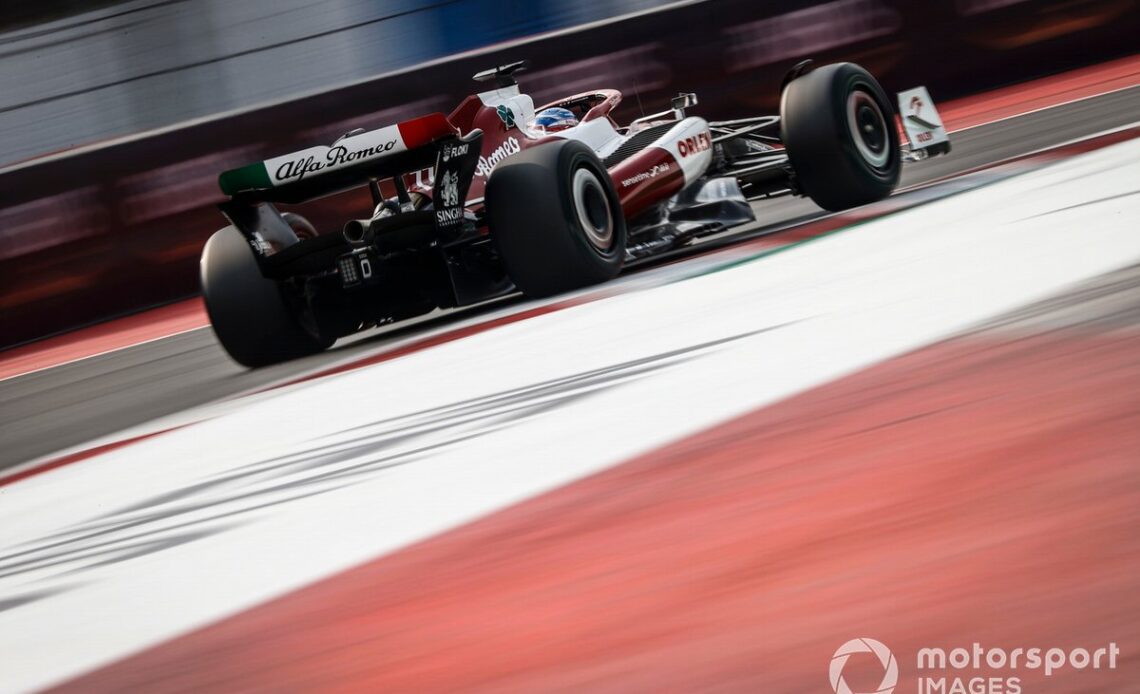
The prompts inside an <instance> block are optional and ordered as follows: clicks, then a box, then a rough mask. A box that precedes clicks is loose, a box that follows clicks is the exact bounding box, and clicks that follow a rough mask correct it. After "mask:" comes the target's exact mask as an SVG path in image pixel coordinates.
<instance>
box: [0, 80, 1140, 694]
mask: <svg viewBox="0 0 1140 694" xmlns="http://www.w3.org/2000/svg"><path fill="white" fill-rule="evenodd" d="M1086 82H1087V80H1086ZM1132 84H1135V80H1133V81H1132ZM1111 87H1112V88H1111V89H1102V90H1101V91H1102V92H1106V93H1098V94H1099V95H1094V94H1083V93H1082V94H1079V95H1075V96H1073V99H1072V100H1068V101H1067V102H1066V103H1061V104H1059V105H1056V104H1054V105H1053V106H1051V107H1047V108H1046V107H1041V109H1040V110H1037V109H1036V108H1034V109H1030V110H1031V111H1032V112H1031V113H1027V114H1024V115H1014V114H1009V113H1006V112H1004V111H1000V109H999V104H998V101H999V100H997V99H996V98H995V99H994V100H993V101H992V102H990V103H992V104H994V106H993V111H992V113H991V119H990V120H989V121H987V122H984V123H979V124H973V123H971V124H970V125H969V126H968V127H964V128H962V129H959V131H958V133H957V134H956V136H955V139H954V147H955V150H954V152H953V153H952V154H951V155H950V156H949V157H947V158H945V159H936V160H932V161H929V162H921V163H918V164H915V165H914V166H912V167H911V168H910V169H909V170H908V172H907V174H906V178H905V179H904V185H905V189H904V190H903V192H901V193H900V194H899V195H897V196H895V197H894V198H891V199H890V200H887V201H884V202H883V203H880V204H878V205H874V206H870V207H869V208H865V209H862V210H857V211H854V212H853V213H851V214H849V215H840V216H824V215H822V214H820V213H818V211H816V210H814V209H813V208H812V207H811V205H810V204H809V203H807V202H805V201H801V200H792V199H780V200H773V201H770V202H761V203H759V204H758V205H757V208H756V209H757V215H758V219H760V220H761V221H760V222H759V223H758V224H757V225H756V226H755V227H754V228H751V229H747V230H745V231H744V232H743V233H735V234H728V235H725V236H724V237H721V238H716V239H712V240H711V241H710V242H708V243H707V244H701V245H699V246H697V247H694V248H693V249H691V250H688V251H686V252H684V253H678V254H676V255H675V256H674V257H672V258H670V259H667V260H666V261H663V262H659V263H655V264H653V265H652V266H647V267H644V268H640V269H637V270H636V271H634V272H632V273H630V274H628V275H626V276H624V277H623V278H622V279H621V280H619V281H618V282H615V283H613V284H612V285H606V286H603V287H599V288H597V289H594V290H590V291H586V292H581V293H577V294H572V295H568V296H564V297H559V298H557V299H555V300H553V301H551V302H524V301H521V300H510V301H506V302H500V303H497V304H494V305H490V306H486V307H481V308H479V309H477V310H474V311H468V312H465V313H461V314H460V315H448V316H437V317H431V318H429V319H428V320H427V321H423V322H421V323H419V324H417V325H413V326H408V327H397V328H395V329H389V330H387V331H379V332H377V333H374V334H372V335H365V336H362V337H361V338H359V339H357V340H355V341H353V343H352V344H349V345H346V346H342V347H338V348H336V349H334V350H333V351H331V352H330V353H328V354H325V355H320V356H318V357H314V358H312V359H308V360H303V361H302V362H300V363H297V364H292V365H283V366H280V367H275V368H273V369H267V370H264V371H259V372H252V373H247V372H242V371H241V370H240V369H239V368H238V367H236V366H234V365H232V364H231V363H229V362H228V361H226V359H225V357H224V356H223V355H222V353H221V351H220V349H219V348H217V346H216V345H214V344H213V337H212V335H211V334H210V332H209V329H208V328H205V329H203V328H201V327H199V324H196V323H195V322H194V316H195V313H194V311H195V309H194V308H193V305H192V304H191V305H190V306H191V308H189V309H185V310H183V309H180V308H177V307H172V308H167V309H159V311H160V313H158V314H155V318H156V319H157V322H161V321H168V323H167V324H164V325H167V326H168V328H169V330H168V331H167V332H166V334H154V333H152V332H148V331H147V330H146V329H145V325H146V323H145V321H144V320H140V319H126V322H124V323H120V324H119V325H118V327H117V328H116V327H114V326H113V324H108V326H110V327H103V328H94V329H91V330H102V331H103V332H102V333H99V335H101V336H102V337H107V336H110V337H109V338H107V339H108V340H109V341H103V342H100V341H98V340H96V341H95V342H93V343H91V344H89V345H88V348H87V349H86V351H84V350H79V351H74V347H73V348H72V349H73V351H72V352H66V351H59V352H55V353H54V354H55V356H54V357H51V358H47V359H46V360H44V359H41V360H40V361H36V359H35V358H34V355H35V354H39V355H41V357H42V355H43V354H44V353H45V352H44V351H43V350H42V349H41V351H40V352H38V353H37V352H35V350H31V349H29V348H24V349H25V351H24V352H22V353H20V354H16V355H14V356H10V359H12V360H14V359H24V361H22V362H20V364H21V365H20V366H17V367H12V368H13V371H12V372H5V375H6V376H7V378H5V379H4V380H3V381H0V389H3V400H4V402H5V404H4V407H5V415H6V416H5V417H4V423H3V426H4V427H5V429H4V432H3V433H4V437H3V440H4V442H5V445H6V448H7V449H8V450H7V451H6V452H5V456H6V457H5V458H4V459H3V464H4V466H5V467H7V471H6V472H0V653H2V654H3V656H2V659H3V660H2V667H0V690H2V691H23V690H34V689H40V688H45V687H51V686H56V685H63V686H64V687H65V688H67V687H71V688H74V689H75V690H77V691H80V690H81V691H122V690H125V689H143V690H147V691H190V690H195V691H199V690H202V689H210V690H225V691H233V690H238V689H311V688H342V689H348V688H369V689H392V690H407V689H420V690H428V689H430V690H441V691H442V690H454V689H458V688H463V689H486V690H516V691H517V690H531V689H559V690H570V689H576V690H581V689H583V688H589V689H591V690H615V691H617V690H622V691H628V690H630V689H637V690H646V689H655V690H660V689H666V688H671V689H679V690H694V689H705V688H709V687H711V686H713V685H715V684H716V683H717V682H724V681H732V682H734V683H738V684H740V685H741V688H742V689H743V688H751V689H753V690H758V691H789V692H791V691H806V690H813V691H814V690H821V689H825V688H826V687H827V668H828V662H829V659H830V658H831V655H832V653H833V652H834V651H835V649H836V648H837V647H838V646H839V645H840V644H843V643H844V642H846V641H848V640H849V639H852V638H858V637H865V636H869V637H873V638H876V639H879V640H881V641H883V642H884V643H888V644H889V645H891V647H892V648H893V649H894V651H895V653H896V655H897V656H898V657H899V659H900V663H901V670H902V680H900V681H901V682H903V684H902V685H900V686H904V689H903V690H904V691H913V690H914V686H913V680H914V678H915V676H916V673H915V672H914V668H913V653H914V652H915V651H917V649H918V648H920V647H922V646H927V645H948V646H953V645H960V644H961V643H967V644H968V643H969V642H971V641H978V640H981V641H985V640H987V639H989V640H990V641H991V642H993V643H996V644H1001V645H1009V646H1014V645H1018V646H1033V645H1053V644H1052V643H1042V642H1048V641H1049V640H1050V639H1052V640H1053V641H1057V642H1058V643H1057V644H1056V645H1061V646H1069V647H1072V646H1087V647H1089V648H1093V647H1096V646H1100V645H1103V644H1102V643H1101V642H1102V641H1103V642H1107V641H1114V642H1116V643H1119V644H1120V645H1121V648H1122V649H1123V650H1124V652H1125V656H1124V660H1122V661H1121V663H1122V664H1121V666H1120V669H1118V670H1114V671H1108V670H1098V671H1095V672H1094V671H1091V670H1090V671H1084V672H1078V671H1067V672H1063V673H1055V674H1053V675H1052V676H1051V679H1050V680H1049V681H1048V682H1044V680H1042V682H1043V683H1044V685H1047V686H1048V687H1049V688H1048V689H1047V691H1079V690H1088V689H1095V688H1097V687H1100V688H1102V689H1104V688H1107V689H1119V688H1120V686H1123V685H1122V683H1124V682H1126V681H1127V680H1126V679H1123V677H1125V675H1126V674H1127V673H1128V672H1129V668H1132V669H1134V668H1135V665H1136V662H1137V661H1136V656H1135V653H1136V652H1137V651H1136V649H1137V648H1140V628H1138V627H1137V626H1135V624H1136V619H1135V617H1136V614H1137V613H1136V609H1137V607H1138V605H1137V602H1136V598H1135V595H1134V593H1135V591H1134V590H1133V588H1134V579H1133V580H1132V581H1129V578H1128V577H1130V576H1131V577H1134V576H1135V575H1140V559H1138V557H1140V552H1138V551H1137V550H1138V549H1140V547H1137V542H1138V541H1137V539H1135V538H1136V537H1137V536H1136V534H1135V532H1132V531H1134V530H1135V527H1136V524H1137V520H1138V518H1137V511H1136V509H1137V508H1140V503H1138V500H1140V470H1136V469H1135V462H1136V461H1137V460H1140V439H1138V437H1137V434H1136V432H1137V431H1140V402H1138V400H1137V396H1136V395H1135V393H1136V392H1140V391H1138V390H1137V387H1140V349H1137V347H1138V346H1140V342H1137V334H1138V333H1137V330H1138V329H1140V322H1138V321H1140V318H1138V317H1137V316H1138V315H1140V290H1137V287H1138V286H1140V279H1138V278H1137V274H1138V273H1137V272H1136V270H1135V268H1134V266H1136V265H1137V264H1140V233H1138V229H1140V226H1138V222H1140V139H1136V136H1137V135H1138V134H1140V130H1138V127H1140V126H1138V124H1137V123H1136V122H1134V121H1135V114H1136V113H1140V89H1138V88H1136V87H1131V88H1128V87H1121V86H1120V85H1118V84H1116V83H1112V84H1111ZM1054 92H1057V90H1056V89H1055V90H1054ZM1042 98H1043V97H1042ZM1055 101H1062V102H1065V101H1066V100H1065V99H1058V98H1055ZM1025 103H1028V102H1025ZM1001 108H1007V106H1001ZM953 113H954V111H953V108H952V107H951V108H948V109H947V114H948V116H950V115H951V114H953ZM948 120H950V117H948ZM964 122H965V121H964ZM163 311H165V313H161V312H163ZM180 311H181V312H180ZM143 315H144V316H145V315H146V314H143ZM131 331H135V332H131ZM124 334H129V335H130V336H131V337H129V338H126V344H120V343H119V342H116V341H120V342H121V341H123V340H124V339H125V338H123V335H124ZM57 339H58V338H57ZM100 339H102V338H100ZM74 344H75V343H74V342H73V343H72V345H74ZM91 345H102V346H103V347H106V349H103V348H100V347H91ZM64 346H66V344H65V343H64V342H59V343H56V345H55V347H51V346H49V349H53V348H59V349H61V350H62V349H63V347H64ZM41 347H42V346H41ZM53 360H54V361H53ZM7 363H8V364H14V363H15V362H14V361H9V362H7ZM72 393H74V394H75V395H72ZM56 431H59V432H61V433H60V435H59V436H56V437H55V438H54V439H53V438H51V437H52V436H53V432H56ZM1130 463H1131V464H1130ZM4 475H6V476H4ZM1027 586H1029V587H1031V589H1027ZM1078 606H1080V607H1081V609H1079V610H1078V609H1077V607H1078ZM995 616H996V618H995ZM1070 642H1072V643H1071V644H1070ZM1129 647H1131V652H1130V653H1129V652H1128V651H1129ZM1022 675H1023V676H1024V677H1025V691H1034V689H1031V688H1029V685H1030V684H1033V683H1034V682H1036V680H1035V679H1034V678H1038V679H1040V678H1041V677H1042V674H1041V673H1022ZM907 681H909V682H910V683H909V684H906V682H907ZM872 684H873V683H872ZM1040 691H1046V689H1040Z"/></svg>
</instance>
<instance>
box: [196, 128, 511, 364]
mask: <svg viewBox="0 0 1140 694" xmlns="http://www.w3.org/2000/svg"><path fill="white" fill-rule="evenodd" d="M481 143H482V132H480V131H478V130H474V131H471V132H469V133H467V134H466V135H465V136H460V135H459V132H458V130H457V129H456V128H455V127H454V126H453V125H452V124H451V123H450V122H449V121H448V120H447V118H446V117H445V116H443V115H442V114H438V113H436V114H431V115H428V116H424V117H422V118H416V119H413V120H410V121H405V122H402V123H399V124H397V125H391V126H387V127H384V128H379V129H377V130H372V131H367V132H358V133H350V134H348V135H346V136H344V137H342V138H341V139H339V140H337V141H336V142H334V143H333V144H332V145H330V146H325V145H320V146H316V147H310V148H308V149H305V150H301V151H299V152H294V153H292V154H288V155H285V156H281V157H275V158H273V159H269V160H267V161H263V162H257V163H254V164H250V165H248V166H244V167H241V168H238V169H233V170H230V171H226V172H224V173H223V174H222V175H221V176H220V177H219V185H220V187H221V189H222V191H223V192H224V193H225V194H227V195H228V196H229V197H230V199H229V200H227V201H226V202H224V203H222V204H221V205H219V208H220V209H221V211H222V213H223V214H224V215H225V216H226V218H227V219H229V221H230V223H231V225H230V226H229V227H226V228H224V229H222V230H220V231H218V232H217V233H216V234H214V236H213V237H212V238H211V239H210V241H209V242H208V243H207V245H206V248H205V251H204V252H203V255H202V263H201V279H202V289H203V294H204V296H205V301H206V307H207V311H208V313H209V315H210V319H211V323H212V325H213V327H214V331H215V333H216V334H217V336H218V338H219V340H220V342H221V343H222V345H223V347H225V349H226V351H227V352H228V353H229V354H230V355H231V356H232V357H233V358H234V359H235V360H236V361H238V362H239V363H241V364H244V365H246V366H262V365H265V364H269V363H274V362H278V361H283V360H286V359H292V358H296V357H299V356H303V355H305V354H309V353H313V352H316V351H320V350H321V349H324V348H325V347H327V346H328V345H329V344H331V343H332V341H334V340H335V339H337V338H338V337H342V336H344V335H348V334H351V333H354V332H357V331H359V330H360V329H362V328H364V327H367V326H369V325H376V324H382V323H386V322H391V321H395V320H400V319H403V318H408V317H411V316H415V315H419V314H423V313H426V312H428V311H431V310H432V309H434V308H436V307H441V306H458V305H463V304H465V303H471V302H473V301H478V300H482V299H485V298H488V297H490V296H495V295H499V294H503V293H505V292H508V291H510V290H511V289H512V285H511V283H510V281H509V279H508V278H506V277H505V276H503V273H502V271H501V268H500V267H499V263H498V262H497V259H496V258H495V257H494V255H495V253H494V249H493V247H492V246H491V244H490V241H489V239H488V238H487V237H486V235H485V234H480V232H479V229H478V225H477V223H476V222H477V220H476V219H475V218H474V215H472V214H471V213H470V212H468V211H467V210H465V202H466V198H467V193H468V190H469V188H470V186H471V181H472V178H473V176H474V173H475V170H476V167H477V166H478V163H479V157H480V148H481ZM424 169H428V170H430V171H432V172H433V178H432V180H433V184H432V186H431V189H430V196H428V195H424V194H422V193H409V191H408V181H409V180H411V179H412V176H413V175H414V173H415V172H419V171H422V170H424ZM382 182H383V183H384V184H385V185H386V186H390V187H391V189H394V190H395V193H396V195H395V197H394V198H390V199H385V198H384V196H383V195H382V194H381V192H380V190H381V188H380V184H381V183H382ZM361 186H368V187H369V188H370V190H371V191H372V201H373V205H374V209H373V212H372V215H371V216H370V217H368V218H366V219H357V220H349V221H348V223H347V224H345V226H344V228H343V230H336V231H332V232H329V233H324V234H315V235H314V234H311V233H298V229H296V227H297V226H298V224H297V222H296V219H297V218H296V216H295V215H292V214H288V215H283V214H282V213H281V212H280V211H279V210H278V209H277V207H276V205H277V204H300V203H304V202H307V201H310V200H313V199H316V198H319V197H323V196H326V195H331V194H334V193H338V192H341V191H344V190H347V189H350V188H355V187H361Z"/></svg>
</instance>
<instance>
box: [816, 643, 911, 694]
mask: <svg viewBox="0 0 1140 694" xmlns="http://www.w3.org/2000/svg"><path fill="white" fill-rule="evenodd" d="M856 653H874V654H875V657H877V658H878V659H879V662H880V663H882V665H883V681H882V682H880V683H879V687H878V689H875V690H874V691H872V692H852V691H851V687H849V686H847V682H846V681H845V680H844V679H843V666H844V665H846V664H847V659H848V658H850V657H851V656H852V655H854V654H856ZM830 674H831V688H832V689H833V690H835V694H891V692H893V691H894V689H895V685H896V684H898V681H899V664H898V662H897V661H896V660H895V656H894V654H892V653H891V649H889V648H887V647H886V646H884V645H883V644H882V643H881V642H879V641H876V640H875V639H868V638H862V639H851V640H850V641H848V642H847V643H845V644H843V645H842V646H840V647H839V648H838V650H836V651H835V655H833V656H831V672H830Z"/></svg>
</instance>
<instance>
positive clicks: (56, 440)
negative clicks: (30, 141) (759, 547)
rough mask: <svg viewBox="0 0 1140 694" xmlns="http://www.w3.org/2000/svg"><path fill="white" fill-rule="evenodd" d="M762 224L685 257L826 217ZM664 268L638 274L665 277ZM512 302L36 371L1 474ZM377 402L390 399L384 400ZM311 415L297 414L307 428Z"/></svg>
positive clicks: (1115, 117) (1113, 120)
mask: <svg viewBox="0 0 1140 694" xmlns="http://www.w3.org/2000/svg"><path fill="white" fill-rule="evenodd" d="M1137 113H1140V87H1133V88H1130V89H1126V90H1121V91H1117V92H1113V93H1110V94H1106V95H1103V96H1099V97H1093V98H1090V99H1085V100H1082V101H1078V102H1074V103H1070V104H1065V105H1061V106H1057V107H1054V108H1050V109H1046V110H1042V111H1037V112H1033V113H1028V114H1025V115H1022V116H1017V117H1013V118H1008V119H1005V120H1001V121H998V122H995V123H990V124H986V125H981V126H977V127H974V128H970V129H967V130H964V131H961V132H959V133H957V134H956V135H954V136H953V147H954V151H953V152H952V153H951V155H950V156H948V157H939V158H936V159H932V160H929V161H925V162H919V163H916V164H912V165H909V166H908V167H907V169H906V170H905V172H904V175H903V181H902V186H903V187H906V186H913V185H918V184H922V183H927V182H930V181H936V180H938V179H942V178H945V177H949V176H954V175H957V174H961V173H964V172H968V171H971V170H973V169H976V168H979V167H983V166H986V165H989V164H993V163H995V162H1000V161H1003V160H1006V159H1009V158H1012V157H1017V156H1020V155H1024V154H1027V153H1030V152H1034V151H1036V150H1039V149H1042V148H1047V147H1051V146H1055V145H1058V144H1062V143H1065V142H1068V141H1070V140H1073V139H1076V138H1080V137H1084V136H1088V135H1091V134H1095V133H1099V132H1102V131H1105V130H1109V129H1112V128H1118V127H1121V126H1125V125H1129V124H1131V123H1133V122H1134V121H1135V120H1136V114H1137ZM754 208H755V211H756V215H757V219H758V220H759V221H758V222H757V223H756V224H753V225H750V226H748V227H742V228H740V229H738V230H734V231H733V232H731V233H729V234H725V235H721V236H719V237H715V238H713V239H710V240H709V241H707V242H705V243H701V244H699V245H697V246H694V247H693V248H691V249H686V250H685V251H684V253H682V254H680V255H676V254H675V255H672V256H671V258H677V257H681V256H693V255H699V254H701V253H705V252H707V251H708V250H710V249H714V248H724V247H726V246H729V245H732V244H736V243H740V242H742V241H745V240H750V239H754V238H756V237H758V236H763V235H767V234H779V233H782V232H784V231H787V230H788V229H790V228H794V226H795V225H798V224H802V223H805V222H808V221H811V220H814V219H818V218H821V217H823V216H825V214H824V213H823V212H822V211H820V210H819V209H818V208H816V207H815V206H814V205H813V204H812V203H811V202H809V201H807V200H804V199H800V198H778V199H774V200H770V201H761V202H758V203H756V204H755V205H754ZM660 264H661V263H654V264H649V265H647V266H644V267H640V268H638V269H636V270H634V272H636V273H654V272H659V271H661V270H660V268H659V267H658V266H659V265H660ZM522 303H523V302H522V300H521V299H507V300H503V301H499V302H494V303H492V304H490V305H484V306H480V307H474V308H469V309H464V310H459V311H451V312H446V313H439V314H433V315H431V316H428V317H425V318H424V319H421V320H418V321H415V322H409V323H404V324H401V325H397V326H392V327H388V328H383V329H379V330H376V331H372V332H369V333H365V334H363V335H360V336H356V337H354V338H352V339H349V340H342V341H341V343H340V344H338V346H337V347H335V348H334V349H332V350H330V351H329V352H326V353H324V354H321V355H317V356H314V357H310V358H308V359H305V360H301V361H300V362H293V363H290V364H282V365H278V366H275V367H270V368H266V369H260V370H257V371H248V370H246V369H244V368H242V367H240V366H238V365H237V364H235V363H234V362H232V361H231V360H230V359H229V358H228V357H227V356H226V355H225V354H224V353H223V351H222V350H221V348H220V347H219V345H218V344H217V342H216V340H215V338H214V335H213V333H212V332H211V330H210V329H209V328H202V329H198V330H193V331H190V332H186V333H182V334H178V335H174V336H171V337H167V338H162V339H158V340H154V341H151V342H146V343H144V344H140V345H136V346H133V347H129V348H126V349H121V350H118V351H114V352H111V353H108V354H103V355H99V356H94V357H90V358H87V359H83V360H80V361H76V362H72V363H69V364H64V365H61V366H56V367H53V368H48V369H44V370H41V371H36V372H33V373H30V374H26V375H23V376H17V377H13V378H9V379H6V380H4V381H2V382H0V403H3V417H2V419H0V442H3V446H2V447H0V470H3V469H5V468H9V467H12V466H14V465H18V464H20V463H24V462H26V461H29V460H32V459H34V458H36V457H38V456H42V455H46V454H49V453H51V452H53V451H58V450H63V449H65V448H68V447H71V446H76V445H78V444H81V443H83V442H85V441H88V440H91V439H94V438H96V437H99V436H104V435H108V434H111V433H114V432H116V431H119V430H121V429H124V428H127V427H130V426H134V425H137V424H141V423H144V422H147V421H149V420H152V419H154V418H157V417H161V416H165V415H169V414H173V413H177V412H180V411H183V410H186V409H188V408H192V407H195V406H198V405H203V404H206V403H210V402H215V401H218V400H222V399H225V398H227V397H230V396H233V395H236V394H239V393H243V392H248V391H250V390H254V389H257V388H258V387H262V386H265V385H268V384H271V383H275V382H279V381H281V380H282V379H285V378H287V377H288V376H289V375H290V374H293V373H296V372H298V371H301V370H311V369H312V368H314V367H319V366H321V365H324V364H331V363H333V362H339V361H342V360H344V359H346V358H351V357H352V356H353V355H354V354H363V353H365V352H372V351H375V350H376V349H377V347H381V346H383V345H384V344H386V343H389V342H392V341H394V340H397V339H401V338H406V337H408V336H409V335H414V334H416V333H418V332H421V331H423V330H425V329H427V328H428V327H438V326H439V325H446V324H448V323H450V322H453V321H455V320H457V318H460V317H472V316H476V315H479V314H480V313H487V312H489V311H492V310H501V309H503V308H504V307H510V306H513V305H521V304H522ZM377 397H383V394H382V393H378V394H377ZM303 416H304V413H298V419H299V421H303Z"/></svg>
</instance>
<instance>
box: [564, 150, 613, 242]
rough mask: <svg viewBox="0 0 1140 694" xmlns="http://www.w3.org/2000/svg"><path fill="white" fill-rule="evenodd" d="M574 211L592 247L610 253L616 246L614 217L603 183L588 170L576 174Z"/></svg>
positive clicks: (580, 170) (574, 181)
mask: <svg viewBox="0 0 1140 694" xmlns="http://www.w3.org/2000/svg"><path fill="white" fill-rule="evenodd" d="M573 187H574V211H575V213H576V214H577V217H578V226H579V227H581V229H582V231H583V233H585V235H586V240H587V241H589V242H590V245H591V246H593V247H594V248H595V249H597V250H599V251H603V252H605V251H609V250H610V249H612V248H613V245H614V217H613V213H612V212H611V211H610V204H609V200H608V199H607V198H606V190H605V188H603V187H602V182H601V181H599V180H598V177H597V175H595V174H594V172H593V171H590V170H589V169H586V168H581V169H578V170H577V171H575V172H574V179H573Z"/></svg>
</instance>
